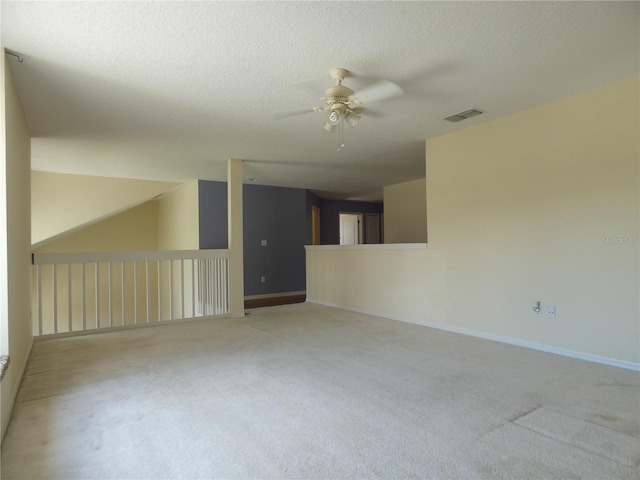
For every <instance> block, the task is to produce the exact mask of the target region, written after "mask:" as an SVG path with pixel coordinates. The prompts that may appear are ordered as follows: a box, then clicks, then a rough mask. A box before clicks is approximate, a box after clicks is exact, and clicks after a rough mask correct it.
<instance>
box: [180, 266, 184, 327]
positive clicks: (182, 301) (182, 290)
mask: <svg viewBox="0 0 640 480" xmlns="http://www.w3.org/2000/svg"><path fill="white" fill-rule="evenodd" d="M180 305H181V307H182V317H181V318H184V259H183V258H181V259H180Z"/></svg>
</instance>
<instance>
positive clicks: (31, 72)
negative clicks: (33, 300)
mask: <svg viewBox="0 0 640 480" xmlns="http://www.w3.org/2000/svg"><path fill="white" fill-rule="evenodd" d="M0 8H1V15H2V44H3V46H4V47H5V48H7V49H10V50H13V51H15V52H18V53H19V54H20V55H22V56H23V57H24V62H22V63H18V61H17V59H15V58H14V57H11V59H10V63H11V69H12V72H13V75H14V77H15V79H16V82H17V85H18V90H19V94H20V96H21V99H22V102H23V104H24V107H25V110H26V114H27V119H28V122H29V126H30V129H31V134H32V136H33V140H32V152H33V162H32V163H33V165H32V166H33V168H34V169H36V170H43V171H49V172H61V173H76V174H86V175H99V176H101V175H104V176H114V177H126V178H136V179H147V180H165V181H167V180H168V181H186V180H190V179H195V178H199V179H207V180H224V179H225V178H226V159H228V158H230V157H235V158H241V159H244V160H245V181H249V179H254V180H252V181H255V182H256V183H259V184H265V185H276V186H289V187H299V188H309V189H313V190H316V191H319V192H321V193H322V195H324V196H326V197H333V198H356V199H372V198H380V196H381V190H382V187H383V186H385V185H391V184H396V183H400V182H404V181H408V180H412V179H416V178H421V177H423V176H424V174H425V152H424V140H425V139H427V138H430V137H433V136H437V135H442V134H444V133H447V132H450V131H453V130H456V129H460V128H465V127H467V126H471V125H474V124H477V123H479V122H485V121H490V120H491V119H493V118H496V117H500V116H504V115H507V114H510V113H513V112H517V111H519V110H523V109H526V108H529V107H532V106H536V105H539V104H543V103H547V102H550V101H552V100H554V99H558V98H561V97H565V96H568V95H571V94H573V93H577V92H579V91H584V90H588V89H591V88H595V87H597V86H600V85H603V84H605V83H608V82H612V81H615V80H618V79H622V78H625V77H628V76H631V75H636V74H638V71H639V66H638V63H639V60H638V59H639V52H640V46H639V42H640V40H639V39H640V26H639V25H640V22H639V3H638V2H11V1H3V2H2V3H1V7H0ZM332 67H345V68H347V69H349V70H350V71H351V72H352V73H353V77H351V78H348V79H346V80H345V84H346V85H348V86H350V87H351V88H353V89H355V90H356V92H357V91H358V89H359V88H362V87H364V86H366V85H368V84H370V83H372V82H373V81H375V80H376V79H379V78H386V79H389V80H392V81H394V82H396V83H398V84H399V85H400V86H401V87H402V88H403V89H404V91H405V93H406V94H405V96H403V97H401V98H399V99H393V100H387V101H383V102H378V103H377V104H375V105H373V106H371V107H374V108H375V109H374V108H370V109H369V113H371V114H372V115H369V116H365V117H363V120H362V121H361V122H360V124H359V125H358V126H356V127H355V128H353V129H351V128H347V130H346V132H345V140H346V142H345V143H346V148H345V149H344V150H343V151H341V152H337V151H336V145H337V137H336V134H335V133H328V132H325V131H324V130H323V129H322V122H323V120H322V114H319V113H309V114H305V115H299V116H293V117H288V118H286V119H281V120H276V119H274V117H273V114H274V113H277V112H282V111H289V110H295V109H300V108H311V107H313V106H318V105H321V102H320V98H321V97H322V96H323V91H324V89H326V88H328V87H329V86H331V85H332V80H331V79H330V77H329V75H328V71H329V69H330V68H332ZM302 80H308V81H304V82H301V83H300V81H302ZM365 107H368V105H366V106H365ZM471 107H476V108H479V109H481V110H485V111H486V112H487V113H486V114H484V115H481V116H478V117H475V118H472V119H469V120H466V121H464V122H460V123H457V124H451V123H448V122H445V121H443V120H442V119H443V117H445V116H448V115H450V114H453V113H456V112H459V111H462V110H466V109H468V108H471ZM365 113H366V112H365ZM373 114H375V115H373ZM594 114H597V112H594ZM514 161H517V159H514Z"/></svg>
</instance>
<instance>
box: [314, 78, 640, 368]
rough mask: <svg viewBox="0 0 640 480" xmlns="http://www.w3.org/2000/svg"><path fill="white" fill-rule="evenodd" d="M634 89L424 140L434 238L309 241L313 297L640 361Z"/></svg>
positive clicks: (639, 152) (602, 92)
mask: <svg viewBox="0 0 640 480" xmlns="http://www.w3.org/2000/svg"><path fill="white" fill-rule="evenodd" d="M639 91H640V84H639V78H638V77H636V78H632V79H627V80H625V81H622V82H618V83H615V84H612V85H607V86H604V87H602V88H599V89H596V90H593V91H589V92H585V93H582V94H579V95H576V96H572V97H569V98H566V99H563V100H560V101H557V102H554V103H550V104H548V105H544V106H541V107H538V108H534V109H531V110H527V111H524V112H521V113H518V114H515V115H511V116H508V117H503V118H499V119H496V120H493V121H489V122H486V123H482V124H479V125H477V126H473V127H469V128H467V129H463V130H460V131H457V132H454V133H451V134H448V135H443V136H441V137H438V138H434V139H431V140H429V141H427V149H426V155H427V158H426V171H427V175H426V177H427V218H428V221H429V246H428V248H427V249H425V250H422V251H421V250H394V251H385V250H371V251H367V250H362V251H336V250H323V249H318V250H311V251H309V253H308V258H307V277H308V279H307V295H308V298H310V299H312V300H315V301H319V302H322V303H327V304H334V305H341V306H346V307H348V308H352V309H357V310H366V311H370V312H374V313H378V314H381V315H385V316H389V317H392V318H400V319H405V320H408V321H413V322H417V323H423V324H431V325H437V326H441V327H443V328H447V329H451V330H454V331H463V332H467V333H475V334H479V335H481V336H486V337H489V338H497V339H504V340H506V341H513V343H519V344H524V345H529V346H534V347H540V348H543V349H544V348H546V349H548V350H550V351H559V352H562V353H566V354H572V353H571V352H573V353H578V354H580V355H582V356H583V358H593V359H598V360H600V361H607V359H613V360H614V363H616V362H617V363H616V364H620V365H621V366H626V365H628V366H630V367H631V368H638V367H640V365H639V364H640V322H639V321H638V319H639V318H640V311H639V298H638V295H639V294H638V292H639V291H640V285H639V275H638V273H639V272H638V269H639V261H640V258H639V249H638V243H639V230H640V225H639V217H640V215H639V184H638V176H639V163H640V148H639V144H638V142H639V140H638V131H640V121H639V114H638V110H639V105H640V98H639ZM534 300H539V301H541V302H542V305H543V310H546V307H547V306H548V305H553V306H555V307H556V309H557V318H556V319H549V318H546V316H544V317H541V318H539V317H536V316H534V315H533V311H532V304H533V302H534ZM580 355H577V356H580Z"/></svg>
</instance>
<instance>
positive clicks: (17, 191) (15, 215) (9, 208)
mask: <svg viewBox="0 0 640 480" xmlns="http://www.w3.org/2000/svg"><path fill="white" fill-rule="evenodd" d="M0 51H2V52H3V53H4V50H3V49H2V48H0ZM1 68H2V71H1V72H0V84H1V86H0V99H1V100H0V101H1V102H2V107H1V108H0V116H1V118H2V125H1V128H0V130H1V131H2V140H1V141H0V144H1V146H2V154H1V155H0V164H1V165H0V170H1V171H2V173H1V174H0V184H1V185H2V191H3V192H4V195H3V198H2V200H0V221H1V223H2V224H3V227H2V228H0V232H1V233H0V257H1V258H0V277H1V279H0V336H1V338H0V345H1V350H2V354H3V355H6V354H9V355H10V356H11V364H10V365H9V369H8V371H7V373H6V376H5V378H4V379H3V381H2V384H1V386H0V388H1V390H2V391H1V403H2V405H1V410H0V414H1V417H2V419H1V420H2V436H4V433H5V431H6V428H7V425H8V423H9V419H10V417H11V411H12V409H13V404H14V402H15V398H16V394H17V392H18V387H19V386H20V382H21V380H22V375H23V372H24V369H25V367H26V364H27V361H28V356H29V353H30V351H31V345H32V342H33V340H32V335H31V324H30V321H29V316H30V313H29V309H30V305H31V300H30V291H31V288H30V282H31V277H30V275H31V271H30V250H31V249H30V240H31V227H30V205H31V191H30V178H29V174H30V169H31V153H30V138H29V137H30V136H29V131H28V127H27V122H26V120H25V117H24V112H23V110H22V106H21V104H20V100H19V98H18V94H17V91H16V89H15V85H14V83H13V78H12V76H11V71H10V69H9V64H8V61H7V60H6V56H5V55H3V59H2V62H1Z"/></svg>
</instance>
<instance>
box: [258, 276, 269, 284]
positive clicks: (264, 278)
mask: <svg viewBox="0 0 640 480" xmlns="http://www.w3.org/2000/svg"><path fill="white" fill-rule="evenodd" d="M266 281H267V277H265V276H264V275H263V276H261V277H260V283H266Z"/></svg>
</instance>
